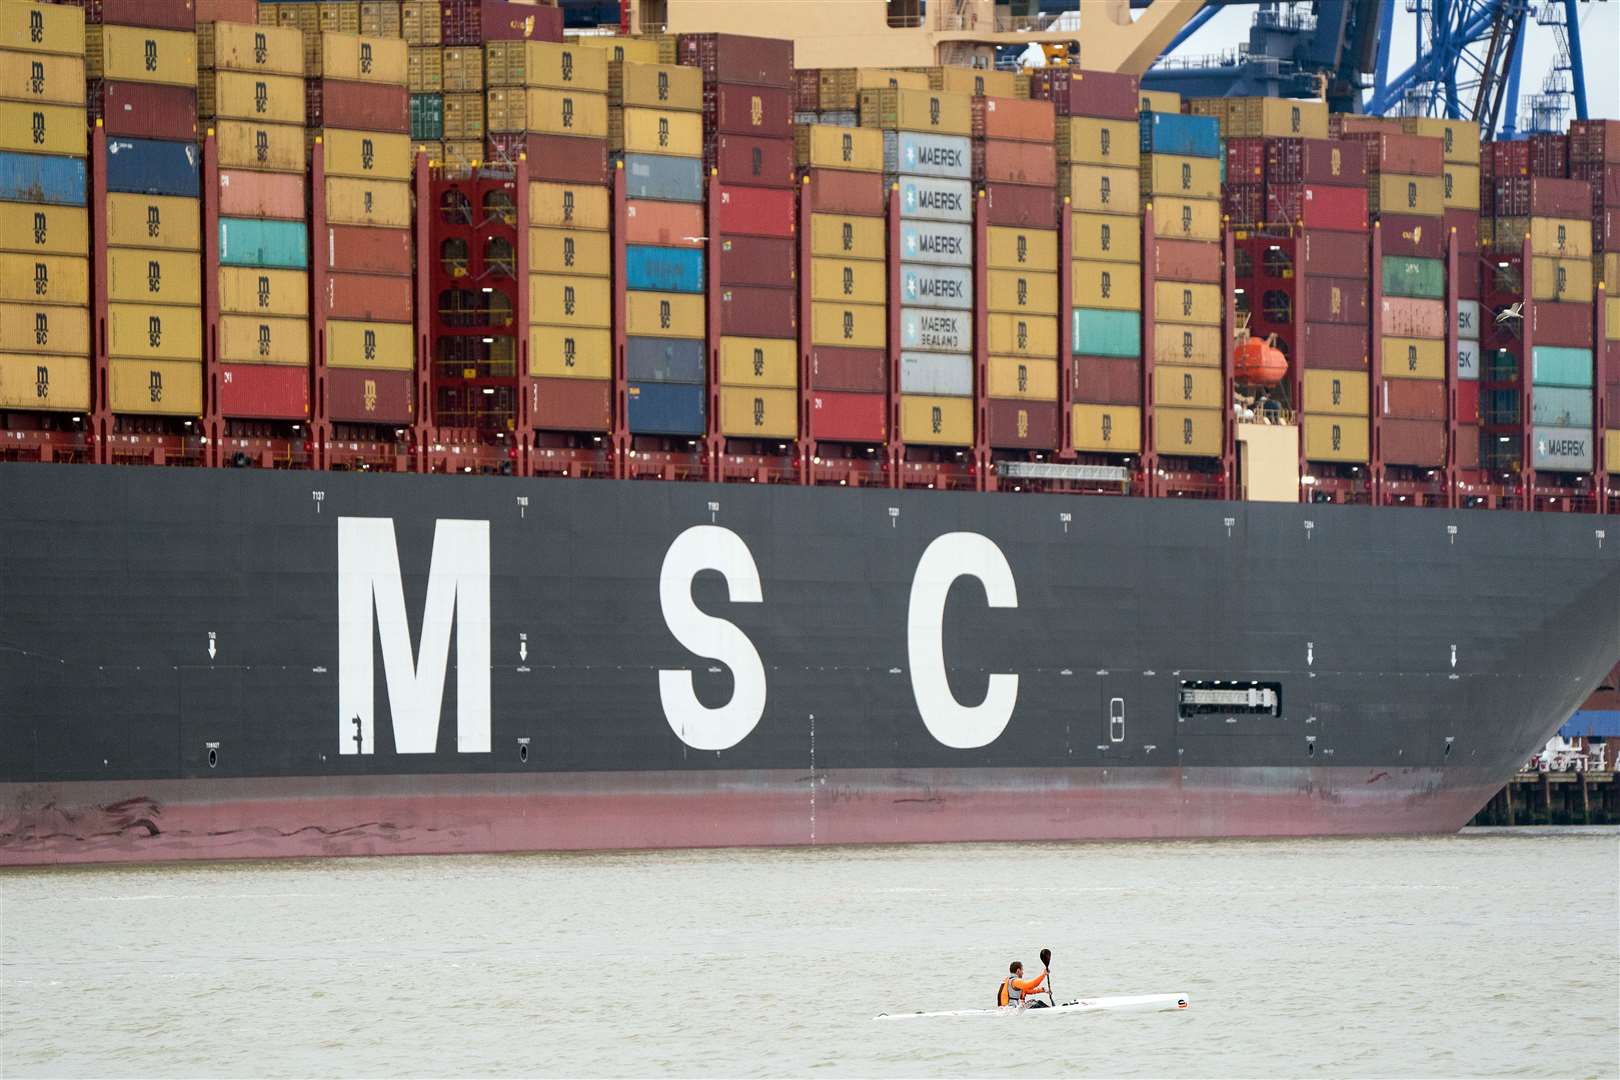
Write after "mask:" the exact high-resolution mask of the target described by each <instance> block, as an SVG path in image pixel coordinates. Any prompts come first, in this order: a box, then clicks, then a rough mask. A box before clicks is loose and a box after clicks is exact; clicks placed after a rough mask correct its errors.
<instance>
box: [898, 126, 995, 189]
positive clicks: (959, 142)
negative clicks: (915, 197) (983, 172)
mask: <svg viewBox="0 0 1620 1080" xmlns="http://www.w3.org/2000/svg"><path fill="white" fill-rule="evenodd" d="M883 171H884V172H886V173H891V174H892V173H909V174H910V175H912V176H940V177H946V178H950V179H957V180H967V179H969V178H971V177H972V175H973V140H972V139H970V138H968V137H966V136H964V135H929V134H924V133H922V132H917V131H885V132H884V133H883Z"/></svg>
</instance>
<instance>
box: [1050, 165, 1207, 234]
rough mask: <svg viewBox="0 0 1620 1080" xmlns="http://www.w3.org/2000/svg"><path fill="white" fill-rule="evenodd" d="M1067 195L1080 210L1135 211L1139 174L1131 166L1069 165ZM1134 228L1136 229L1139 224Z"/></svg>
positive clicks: (1138, 199) (1139, 202)
mask: <svg viewBox="0 0 1620 1080" xmlns="http://www.w3.org/2000/svg"><path fill="white" fill-rule="evenodd" d="M1069 198H1070V201H1071V202H1072V203H1073V204H1074V208H1075V209H1076V210H1080V211H1091V212H1094V213H1099V214H1132V215H1134V214H1139V213H1141V212H1142V178H1141V176H1140V174H1139V173H1138V172H1137V170H1136V169H1135V168H1128V169H1127V168H1115V167H1113V166H1105V165H1072V166H1070V167H1069ZM1217 209H1219V204H1217ZM1137 228H1138V230H1140V228H1141V226H1137Z"/></svg>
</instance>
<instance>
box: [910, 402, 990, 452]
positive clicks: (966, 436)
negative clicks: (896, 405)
mask: <svg viewBox="0 0 1620 1080" xmlns="http://www.w3.org/2000/svg"><path fill="white" fill-rule="evenodd" d="M900 438H901V440H902V441H904V442H908V443H915V444H917V445H919V446H925V445H926V446H970V445H972V443H973V401H972V399H971V398H959V397H924V396H919V395H912V394H906V395H903V396H902V397H901V398H900Z"/></svg>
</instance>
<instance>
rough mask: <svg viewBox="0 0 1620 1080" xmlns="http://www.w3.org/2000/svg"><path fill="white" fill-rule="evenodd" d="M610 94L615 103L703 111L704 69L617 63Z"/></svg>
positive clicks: (611, 69) (610, 78) (611, 72)
mask: <svg viewBox="0 0 1620 1080" xmlns="http://www.w3.org/2000/svg"><path fill="white" fill-rule="evenodd" d="M608 97H609V98H610V99H611V100H612V102H613V104H615V105H622V106H626V107H636V108H644V109H675V110H677V111H681V112H701V111H702V110H703V72H702V70H701V69H699V68H695V67H686V66H684V65H681V64H637V63H625V62H614V63H612V64H611V65H610V66H609V68H608Z"/></svg>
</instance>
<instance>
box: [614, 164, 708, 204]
mask: <svg viewBox="0 0 1620 1080" xmlns="http://www.w3.org/2000/svg"><path fill="white" fill-rule="evenodd" d="M624 179H625V194H626V195H627V196H628V197H630V198H632V199H662V200H664V201H665V202H702V201H703V161H702V159H700V158H681V157H663V156H662V155H659V154H626V155H624Z"/></svg>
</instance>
